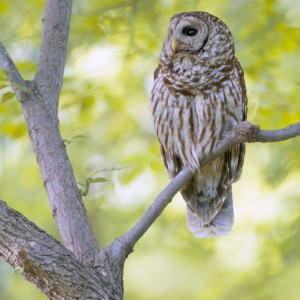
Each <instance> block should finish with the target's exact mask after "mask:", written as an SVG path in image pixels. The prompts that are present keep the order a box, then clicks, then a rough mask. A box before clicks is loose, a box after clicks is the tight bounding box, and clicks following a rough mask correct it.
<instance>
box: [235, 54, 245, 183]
mask: <svg viewBox="0 0 300 300" xmlns="http://www.w3.org/2000/svg"><path fill="white" fill-rule="evenodd" d="M234 65H235V68H236V69H237V70H238V73H239V75H240V76H239V79H240V86H241V88H242V95H243V97H242V103H241V110H242V111H241V115H242V119H241V120H240V121H245V120H247V113H248V99H247V91H246V84H245V80H244V72H243V69H242V67H241V65H240V63H239V61H238V60H237V59H235V61H234ZM233 151H234V152H235V155H238V164H237V168H236V171H235V177H234V182H235V181H237V180H239V179H240V177H241V175H242V168H243V164H244V158H245V153H246V146H245V144H244V143H242V144H239V145H236V146H234V147H233Z"/></svg>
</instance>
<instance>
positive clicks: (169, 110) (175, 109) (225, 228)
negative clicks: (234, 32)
mask: <svg viewBox="0 0 300 300" xmlns="http://www.w3.org/2000/svg"><path fill="white" fill-rule="evenodd" d="M150 106H151V110H152V114H153V117H154V128H155V130H156V133H157V137H158V140H159V143H160V149H161V154H162V156H163V160H164V164H165V167H166V169H167V170H168V173H169V177H170V178H173V177H174V176H175V175H176V174H177V173H179V172H180V170H181V169H182V168H183V167H184V166H186V165H188V166H190V167H191V168H192V169H193V170H194V171H196V172H195V174H194V176H193V178H192V179H191V180H190V181H189V182H188V183H187V184H186V185H185V186H184V187H183V188H182V189H181V194H182V196H183V198H184V200H185V201H186V204H187V225H188V228H189V229H190V231H191V232H192V233H193V234H194V235H195V236H196V237H218V236H222V235H227V234H229V232H230V231H231V229H232V225H233V205H232V192H231V185H232V183H233V182H235V181H236V180H238V179H239V178H240V176H241V171H242V166H243V161H244V154H245V145H244V144H239V145H236V146H234V147H232V148H231V149H230V150H228V151H226V152H225V153H224V154H222V155H220V156H219V157H217V158H216V159H215V160H214V161H212V162H211V163H210V164H208V165H206V166H204V167H203V168H201V166H200V161H199V158H200V159H201V156H203V155H208V154H209V153H210V152H211V151H212V150H213V149H214V147H215V146H216V145H217V144H218V142H219V141H220V140H221V139H222V138H223V136H224V135H225V133H226V132H227V131H229V130H230V129H232V128H233V127H234V126H236V125H237V124H238V123H239V122H241V121H244V120H245V119H246V114H247V95H246V87H245V82H244V75H243V70H242V68H241V66H240V64H239V62H238V60H237V59H236V57H235V50H234V43H233V38H232V36H231V33H230V31H229V29H228V27H227V26H226V25H225V24H224V23H223V22H222V21H221V20H219V19H218V18H217V17H215V16H213V15H211V14H209V13H206V12H185V13H179V14H176V15H174V16H173V17H172V18H171V20H170V24H169V27H168V31H167V36H166V38H165V41H164V44H163V47H162V50H161V54H160V61H159V65H158V67H157V69H156V70H155V72H154V83H153V88H152V92H151V96H150Z"/></svg>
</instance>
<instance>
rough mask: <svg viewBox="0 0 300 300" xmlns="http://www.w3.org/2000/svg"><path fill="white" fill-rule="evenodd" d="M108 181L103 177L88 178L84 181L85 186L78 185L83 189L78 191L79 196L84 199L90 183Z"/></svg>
mask: <svg viewBox="0 0 300 300" xmlns="http://www.w3.org/2000/svg"><path fill="white" fill-rule="evenodd" d="M108 181H109V180H108V179H106V178H105V177H95V178H94V177H88V178H87V179H86V181H85V184H82V183H78V184H79V185H81V186H83V187H84V189H83V190H82V189H79V191H80V194H81V195H82V196H84V197H86V196H87V195H88V193H89V190H90V185H91V183H99V182H108Z"/></svg>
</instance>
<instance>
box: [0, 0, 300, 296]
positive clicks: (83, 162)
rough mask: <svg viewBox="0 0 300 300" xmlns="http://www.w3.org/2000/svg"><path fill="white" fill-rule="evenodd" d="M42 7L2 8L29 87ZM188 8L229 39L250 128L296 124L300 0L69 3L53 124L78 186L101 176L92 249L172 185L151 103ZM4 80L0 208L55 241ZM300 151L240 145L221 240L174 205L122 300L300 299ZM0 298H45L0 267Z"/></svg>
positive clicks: (129, 274)
mask: <svg viewBox="0 0 300 300" xmlns="http://www.w3.org/2000/svg"><path fill="white" fill-rule="evenodd" d="M44 2H45V1H43V0H27V1H19V0H6V1H5V0H1V1H0V26H1V29H0V32H1V42H2V43H3V44H4V45H5V46H6V47H7V48H8V50H9V51H10V53H11V55H12V56H13V58H14V60H15V62H16V63H17V66H18V68H19V70H20V71H21V73H22V75H23V76H24V78H25V79H27V80H30V79H32V78H33V74H34V72H35V69H36V65H37V61H38V55H39V44H40V39H41V25H42V17H43V9H44ZM20 7H21V9H20ZM190 10H204V11H208V12H210V13H212V14H214V15H216V16H218V17H219V18H221V19H222V20H223V21H224V22H225V23H226V24H227V25H228V27H229V28H230V29H231V31H232V33H233V36H234V39H235V44H236V54H237V57H238V58H239V60H240V62H241V64H242V66H243V69H244V71H245V77H246V83H247V88H248V96H249V117H248V119H249V120H250V121H251V122H253V123H255V124H260V125H261V126H262V127H263V128H264V129H275V128H280V127H283V126H287V125H289V124H291V123H294V122H297V121H299V120H300V83H299V82H300V2H299V1H298V0H281V1H280V0H278V1H275V0H256V1H255V0H253V1H246V0H231V1H230V0H215V1H211V0H210V1H205V0H203V1H192V0H177V1H176V0H160V1H158V0H156V1H134V0H132V1H129V0H124V1H120V0H115V1H108V0H103V1H96V0H90V1H74V7H73V17H72V22H71V32H70V43H69V51H68V59H67V64H66V70H65V81H64V86H63V90H62V94H61V99H60V107H59V115H60V125H61V132H62V135H63V137H64V139H65V141H66V144H67V145H68V146H67V149H68V153H69V156H70V159H71V161H72V163H73V167H74V172H75V175H76V179H77V181H78V183H79V184H80V183H81V184H84V183H85V181H86V180H87V178H89V177H92V178H95V177H105V178H106V179H108V180H109V181H108V182H103V183H95V184H92V185H91V186H90V190H89V193H88V195H87V196H86V197H85V198H84V201H85V204H86V207H87V210H88V214H89V217H90V220H91V222H92V225H93V228H94V231H95V233H96V235H97V239H98V241H99V245H100V246H105V245H107V244H108V243H110V242H111V241H113V240H114V239H115V238H116V237H117V236H119V235H121V234H123V233H124V232H125V231H126V230H128V229H129V228H130V227H131V226H132V225H133V224H134V223H135V222H136V221H137V219H138V218H139V217H140V216H141V214H142V213H143V211H144V210H145V209H146V207H147V206H148V205H149V204H150V203H151V201H152V200H153V199H154V198H155V196H156V195H157V194H158V193H159V192H160V191H161V190H162V188H163V187H164V186H165V185H166V184H167V183H168V181H169V180H168V176H167V173H166V171H165V170H164V168H163V164H162V159H161V157H160V153H159V147H158V142H157V140H156V137H155V134H154V130H153V125H152V119H151V113H150V110H149V108H148V103H147V102H148V95H149V90H150V87H151V82H152V72H153V71H154V69H155V67H156V65H157V62H158V57H159V52H160V49H161V45H162V42H163V40H164V35H165V32H166V29H167V26H168V22H169V19H170V17H171V16H172V15H173V14H174V13H177V12H181V11H190ZM0 80H1V81H0V85H1V89H0V96H1V103H0V136H1V139H0V198H1V199H3V200H4V201H6V202H7V203H8V204H9V205H10V206H11V207H13V208H15V209H17V210H18V211H20V212H21V213H22V214H24V215H25V216H26V217H27V218H29V219H30V220H32V221H33V222H35V223H36V224H37V225H39V226H40V227H41V228H43V229H45V230H46V231H47V232H49V233H50V234H51V235H53V236H55V237H56V238H58V239H60V237H59V234H58V231H57V228H56V225H55V223H54V221H53V219H52V215H51V211H50V208H49V204H48V200H47V195H46V193H45V191H44V188H43V184H42V179H41V176H40V174H39V170H38V167H37V164H36V160H35V157H34V155H33V153H32V150H31V146H30V143H29V140H28V136H27V132H26V127H25V125H24V119H23V116H22V113H21V111H20V107H19V105H18V102H17V100H16V99H15V98H14V97H12V94H11V93H10V92H11V90H10V88H9V87H8V86H7V82H6V79H5V77H4V76H3V74H2V75H1V78H0ZM299 149H300V139H299V138H298V139H293V140H290V141H286V142H281V143H277V144H249V145H248V147H247V156H246V162H245V167H244V173H243V176H242V179H241V180H240V181H239V182H238V183H236V184H235V185H234V202H235V226H234V230H233V232H232V234H231V235H230V236H228V237H225V238H220V239H209V240H205V239H200V240H198V239H195V238H194V237H193V236H192V235H191V234H190V233H189V231H188V230H187V228H186V225H185V205H184V203H183V200H182V199H181V198H180V196H176V197H175V199H174V201H173V202H172V203H171V204H170V205H169V207H167V209H166V210H165V211H164V213H163V214H162V216H161V217H160V218H159V219H158V221H157V222H156V223H155V224H154V226H152V228H151V229H150V230H149V231H148V232H147V234H146V235H145V236H144V237H143V238H142V240H141V241H140V242H139V243H138V245H137V247H136V248H135V252H134V253H133V254H131V255H130V257H129V259H128V260H127V262H126V266H125V274H124V284H125V299H128V300H135V299H144V300H150V299H156V300H160V299H169V300H171V299H174V300H175V299H192V300H193V299H208V300H211V299H212V300H214V299H224V300H225V299H226V300H227V299H228V300H232V299H251V300H252V299H292V300H293V299H299V294H300V285H299V279H300V213H299V212H300V150H299ZM80 187H81V188H82V186H81V185H80ZM0 299H3V300H21V299H22V300H24V299H31V300H40V299H46V297H45V296H44V295H42V294H41V293H40V292H39V291H38V290H37V289H36V288H35V287H34V286H32V285H31V284H30V283H28V282H26V281H25V280H23V278H22V276H21V274H20V272H19V271H17V270H16V271H14V270H13V269H12V268H11V267H10V266H9V265H8V264H6V263H5V262H4V261H0Z"/></svg>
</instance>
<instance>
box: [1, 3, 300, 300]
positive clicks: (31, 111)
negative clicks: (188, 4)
mask: <svg viewBox="0 0 300 300" xmlns="http://www.w3.org/2000/svg"><path fill="white" fill-rule="evenodd" d="M71 7H72V0H47V1H46V9H45V15H44V24H43V38H42V43H41V53H40V59H39V64H38V67H37V72H36V74H35V77H34V79H33V80H32V81H29V82H26V81H24V79H23V78H22V76H21V75H20V73H19V72H18V70H17V68H16V66H15V64H14V63H13V61H12V59H11V57H10V56H9V54H8V52H7V51H6V49H5V48H4V47H3V46H2V44H0V66H1V68H2V69H3V70H4V71H5V72H6V75H7V77H8V79H9V81H10V84H11V86H12V87H13V89H14V92H15V95H16V96H17V98H18V100H19V102H20V105H21V108H22V111H23V113H24V117H25V121H26V125H27V128H28V133H29V137H30V140H31V143H32V148H33V151H34V153H35V155H36V158H37V162H38V165H39V167H40V171H41V174H42V176H43V180H44V185H45V188H46V191H47V193H48V197H49V201H50V204H51V208H52V212H53V216H54V218H55V220H56V222H57V226H58V229H59V231H60V234H61V236H62V239H63V243H64V245H62V244H61V243H59V242H58V241H56V240H55V239H54V238H52V237H51V236H49V235H48V234H47V233H46V232H44V231H43V230H41V229H39V228H38V227H37V226H36V225H34V224H33V223H31V222H30V221H29V220H27V219H26V218H25V217H24V216H22V215H21V214H20V213H18V212H16V211H14V210H13V209H11V208H9V207H8V206H7V205H6V203H5V202H3V201H0V257H2V258H3V259H4V260H5V261H6V262H7V263H9V264H10V265H11V266H13V267H14V268H17V267H20V268H22V269H23V275H24V277H25V278H26V279H27V280H29V281H30V282H32V283H33V284H35V285H36V286H37V287H38V288H39V289H40V290H41V291H42V292H43V293H44V294H45V295H47V296H48V297H49V299H122V298H123V268H124V263H125V260H126V258H127V256H128V255H129V254H130V253H131V252H132V250H133V247H134V245H135V244H136V243H137V241H138V240H139V239H140V238H141V236H142V235H143V234H144V233H145V232H146V231H147V230H148V228H149V227H150V226H151V225H152V224H153V222H154V221H155V220H156V219H157V217H158V216H159V215H160V214H161V212H162V211H163V210H164V208H165V207H166V206H167V205H168V203H170V202H171V200H172V198H173V197H174V195H175V194H176V193H177V192H178V191H179V190H180V188H181V187H182V186H183V185H184V184H185V183H186V182H187V181H188V180H189V179H190V178H191V177H192V176H193V173H192V171H191V170H190V169H189V168H188V167H186V168H184V169H183V170H182V171H181V172H180V173H179V174H178V175H177V176H176V177H175V178H174V179H173V180H172V181H171V182H170V183H169V185H168V186H167V187H166V188H165V189H164V190H163V191H162V192H161V193H160V195H159V196H158V197H157V198H156V200H155V201H154V202H153V204H152V205H151V206H150V207H149V209H148V210H147V211H146V213H145V214H144V215H143V216H142V218H141V219H140V220H139V221H138V222H137V223H136V225H134V226H133V228H132V229H131V230H130V231H129V232H127V233H125V234H124V235H123V236H121V237H119V238H117V239H116V240H115V241H114V242H113V243H112V244H110V245H109V246H107V247H106V248H104V249H102V250H99V248H98V246H97V242H96V239H95V236H94V235H93V232H92V229H91V226H90V223H89V221H88V218H87V215H86V211H85V208H84V205H83V201H82V198H81V195H80V193H79V190H78V188H77V185H76V181H75V178H74V175H73V171H72V166H71V164H70V161H69V158H68V155H67V152H66V149H65V146H64V144H63V141H62V137H61V135H60V131H59V120H58V115H57V108H58V99H59V95H60V90H61V87H62V82H63V71H64V65H65V58H66V51H67V43H68V33H69V24H70V16H71ZM297 135H300V123H296V124H294V125H291V126H289V127H287V128H284V129H282V130H274V131H264V130H260V128H259V127H258V126H254V125H252V124H250V123H249V122H243V123H241V124H239V125H238V126H237V127H236V128H234V129H233V130H232V131H230V132H229V133H228V134H227V135H226V136H225V137H224V139H223V141H222V142H221V143H220V144H219V145H218V146H217V147H216V149H215V150H214V151H213V153H211V154H210V155H209V156H207V157H203V158H202V159H201V165H202V166H204V165H205V164H207V163H208V162H209V161H211V160H212V159H214V158H215V157H217V156H218V155H220V154H221V153H222V152H224V151H226V150H227V149H229V148H230V147H232V146H233V145H234V144H237V143H241V142H275V141H281V140H285V139H288V138H292V137H295V136H297Z"/></svg>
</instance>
